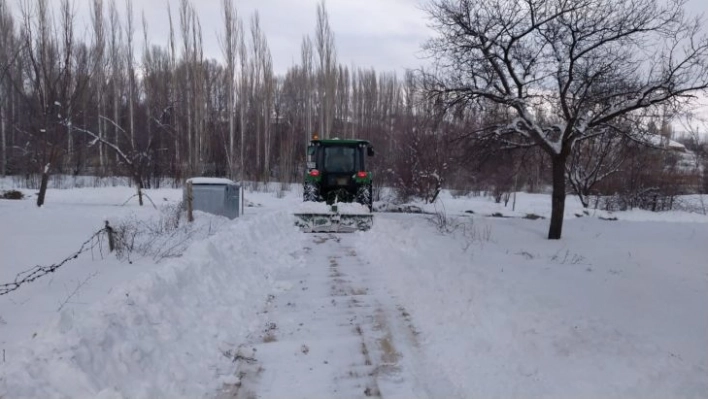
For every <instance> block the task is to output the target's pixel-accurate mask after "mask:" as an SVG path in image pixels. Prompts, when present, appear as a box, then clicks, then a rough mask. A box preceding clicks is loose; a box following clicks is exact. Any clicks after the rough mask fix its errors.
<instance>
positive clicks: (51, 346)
mask: <svg viewBox="0 0 708 399" xmlns="http://www.w3.org/2000/svg"><path fill="white" fill-rule="evenodd" d="M50 204H51V203H50ZM3 205H5V204H4V203H3ZM43 212H47V210H46V209H45V210H43ZM5 216H6V215H5V214H3V219H4V218H5ZM73 216H75V215H73ZM295 231H296V229H295V227H294V226H292V224H291V223H290V221H289V220H288V215H284V214H279V213H277V212H271V213H270V214H266V215H261V217H258V218H253V219H251V220H243V221H241V223H234V224H228V225H227V226H226V227H225V228H224V229H223V230H222V231H219V232H218V233H216V234H215V235H213V236H211V237H209V238H207V239H206V240H203V241H200V242H197V243H195V244H194V245H192V246H191V247H190V248H189V249H188V250H187V252H185V253H184V255H183V256H182V257H181V258H179V259H172V260H169V261H167V262H164V263H163V264H161V265H160V266H157V267H156V266H152V267H150V266H147V265H146V264H141V265H139V266H141V267H145V266H147V267H146V270H145V269H144V270H142V271H141V270H128V271H120V272H119V271H116V270H106V269H117V268H127V269H134V268H135V267H136V266H138V265H125V264H116V263H115V262H112V261H111V260H110V259H109V262H107V263H108V264H103V265H100V266H99V267H97V272H98V273H100V274H104V273H107V274H111V273H117V274H119V275H118V276H115V277H113V278H112V279H111V278H109V279H110V280H113V281H105V282H103V283H102V284H100V286H101V289H102V290H103V295H102V297H98V298H97V300H96V301H95V302H93V303H90V302H89V303H84V306H83V307H74V308H73V309H67V310H64V311H61V312H56V311H55V314H54V315H52V316H51V317H49V320H50V321H49V323H48V324H47V325H46V326H44V328H40V329H37V330H36V331H35V333H33V334H32V337H31V338H29V339H27V340H25V341H24V342H22V343H20V344H19V345H18V347H16V348H13V350H11V351H9V352H10V353H9V354H8V358H7V362H6V363H4V364H2V367H1V368H0V370H1V371H0V392H2V393H0V395H2V396H8V397H44V398H61V397H72V398H73V397H96V396H99V397H100V396H102V395H103V396H108V397H110V395H113V397H131V398H155V397H196V396H200V395H201V394H202V393H203V392H204V391H205V390H210V389H216V387H218V386H219V385H220V383H221V381H220V380H219V378H220V377H221V376H226V377H230V376H231V374H232V372H233V365H232V362H231V360H230V359H228V358H226V357H225V356H224V355H223V354H222V353H221V349H222V348H223V349H224V350H226V349H227V348H229V347H230V343H232V342H239V341H240V340H242V339H243V337H244V336H245V335H246V334H248V333H249V332H251V330H252V329H253V328H256V325H255V324H254V323H255V322H256V321H257V315H256V314H255V313H256V311H255V309H256V308H257V307H258V305H260V304H261V302H262V298H263V295H264V293H266V292H269V291H270V290H271V289H272V284H273V282H272V280H271V279H270V278H269V275H270V273H272V271H274V270H277V269H279V268H289V267H293V266H297V265H298V264H299V263H298V259H297V256H295V255H291V253H295V252H296V251H297V250H299V249H301V248H302V244H301V236H300V235H298V234H295V233H294V232H295ZM271 240H273V241H275V242H278V246H277V249H274V248H273V246H272V244H271ZM23 241H24V240H23ZM28 241H29V240H28ZM61 241H62V243H63V244H64V245H67V243H68V242H69V241H70V240H66V241H64V240H61ZM28 244H29V243H28ZM6 254H7V252H5V251H3V257H4V258H5V257H6V256H7V255H6ZM6 259H7V258H6ZM48 260H49V259H45V260H43V261H48ZM99 263H100V261H99ZM72 266H76V265H67V266H65V267H64V269H65V270H61V272H66V271H67V270H69V268H71V267H72ZM73 271H74V272H75V273H76V274H75V275H81V274H82V273H86V271H82V272H78V271H76V270H75V269H74V270H73ZM57 274H59V273H57ZM120 274H124V275H120ZM125 274H131V276H130V277H128V278H125V277H126V276H125ZM2 277H3V280H6V279H7V274H6V273H5V271H4V270H3V274H2ZM49 280H50V278H45V280H44V281H38V282H35V283H32V285H34V286H35V287H36V288H38V289H39V290H35V291H34V292H31V287H32V285H30V286H28V289H27V290H24V292H22V291H19V292H18V294H22V296H20V297H17V296H16V297H14V302H17V301H25V300H31V297H25V295H30V294H32V295H40V294H41V292H42V291H41V289H42V287H47V284H49V285H51V284H52V283H53V284H57V282H56V281H55V282H52V281H49ZM93 283H94V282H92V284H93ZM68 288H73V286H69V287H68ZM95 296H98V295H97V294H95ZM5 299H7V298H3V301H5ZM80 299H82V300H85V298H80ZM55 305H56V304H55ZM11 306H12V302H10V303H6V302H2V307H0V309H2V310H3V311H2V314H3V316H6V315H8V320H7V321H6V323H7V324H8V325H9V324H12V323H14V322H15V320H14V317H13V316H15V315H16V313H18V310H17V309H25V311H27V310H36V311H41V312H43V313H44V317H47V316H49V315H50V314H49V312H48V310H47V309H32V307H29V306H28V307H24V306H19V305H18V306H17V307H15V308H14V309H15V310H14V311H11V312H8V310H11V309H12V307H11ZM55 309H56V308H55ZM3 328H5V326H3ZM5 344H6V343H3V346H4V345H5Z"/></svg>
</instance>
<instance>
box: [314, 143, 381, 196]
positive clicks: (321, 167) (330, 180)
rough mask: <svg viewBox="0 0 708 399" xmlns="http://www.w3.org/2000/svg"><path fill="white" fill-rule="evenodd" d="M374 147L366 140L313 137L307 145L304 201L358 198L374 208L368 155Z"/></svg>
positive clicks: (372, 153) (371, 153)
mask: <svg viewBox="0 0 708 399" xmlns="http://www.w3.org/2000/svg"><path fill="white" fill-rule="evenodd" d="M373 155H374V149H373V147H372V146H371V143H369V142H368V141H366V140H340V139H328V140H319V139H314V140H312V141H311V142H310V145H309V146H308V148H307V168H306V173H305V185H304V194H303V199H304V200H305V201H315V202H327V203H328V204H333V203H336V202H358V203H360V204H362V205H364V206H366V207H368V208H369V210H371V208H372V198H373V196H372V176H371V172H370V171H369V170H368V169H367V165H366V164H367V158H368V157H370V156H373Z"/></svg>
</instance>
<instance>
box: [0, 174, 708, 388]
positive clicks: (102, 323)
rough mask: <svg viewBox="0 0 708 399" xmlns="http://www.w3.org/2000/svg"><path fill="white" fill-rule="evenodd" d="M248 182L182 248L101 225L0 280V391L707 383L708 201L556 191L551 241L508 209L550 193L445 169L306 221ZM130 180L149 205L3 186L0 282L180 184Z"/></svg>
mask: <svg viewBox="0 0 708 399" xmlns="http://www.w3.org/2000/svg"><path fill="white" fill-rule="evenodd" d="M8 185H9V183H8V182H7V181H4V182H3V181H0V187H7V186H8ZM246 186H247V188H249V185H246ZM259 190H260V191H251V190H247V192H246V198H247V199H248V201H249V202H250V203H254V204H257V205H258V206H257V207H254V208H246V213H245V215H243V217H240V218H237V219H235V220H233V221H229V220H227V219H225V218H220V217H216V216H211V215H207V214H203V213H196V221H195V224H196V225H197V228H198V230H197V232H198V233H194V234H193V235H192V236H191V237H192V239H191V241H188V242H183V243H182V244H183V245H184V248H181V249H180V252H182V253H181V256H176V257H167V258H161V259H160V258H158V259H155V258H153V257H152V256H149V255H148V256H145V255H143V256H135V257H134V258H133V259H132V263H129V262H128V261H127V260H125V259H122V260H121V259H118V258H117V257H116V256H115V255H114V254H107V253H106V252H105V246H104V247H103V251H104V252H103V253H101V252H100V251H99V248H98V247H97V248H94V250H93V252H87V253H85V254H82V255H81V256H80V257H79V258H78V259H76V260H74V261H72V262H69V263H68V264H66V265H64V266H63V267H62V268H61V269H59V270H57V272H55V273H53V274H52V275H51V276H46V277H44V278H42V279H39V280H37V281H35V282H33V283H31V284H28V285H26V286H23V287H20V289H18V290H17V291H14V292H12V293H10V294H9V295H4V296H0V349H2V350H4V351H5V361H4V362H3V363H0V397H8V398H15V397H22V398H25V397H26V398H35V397H36V398H69V397H70V398H74V397H76V398H83V397H87V398H88V397H98V398H112V399H120V398H171V397H204V398H221V397H224V398H226V397H229V398H234V397H235V398H242V397H249V396H250V397H293V398H296V397H300V398H306V397H341V398H344V397H347V398H349V397H366V396H373V397H387V398H412V397H449V398H455V397H457V398H466V397H531V398H535V397H608V398H645V397H671V398H692V397H702V396H704V395H705V392H708V372H707V371H708V349H706V348H708V335H706V334H705V332H706V331H708V313H707V312H706V310H705V305H704V304H705V303H708V264H706V262H705V248H704V247H705V243H706V242H708V216H706V215H704V214H699V213H689V212H680V211H675V212H668V213H653V212H646V211H637V210H635V211H630V212H616V213H611V214H610V213H608V212H604V211H600V210H592V209H591V210H588V212H587V214H585V213H583V211H584V209H583V208H582V206H580V204H579V202H578V201H577V199H576V198H574V197H570V196H569V197H568V199H567V203H566V215H565V217H566V222H565V226H564V235H563V237H564V238H563V239H562V240H554V241H549V240H546V239H545V235H546V231H547V228H548V220H547V219H545V220H544V219H539V220H529V219H524V217H525V216H526V215H527V214H532V213H533V214H536V215H538V216H541V217H548V216H549V215H550V196H549V195H547V194H524V193H519V194H518V195H517V198H516V205H515V209H513V210H512V202H511V201H510V202H509V204H508V205H507V206H504V204H503V203H502V204H496V203H494V201H492V200H490V199H489V198H487V197H468V196H453V195H452V194H451V193H449V192H447V191H444V192H443V193H441V195H440V201H438V202H437V203H435V204H422V203H413V204H409V205H411V206H416V207H419V208H420V209H421V210H422V211H424V212H426V213H424V214H400V213H374V219H375V222H374V227H373V228H372V230H370V231H368V232H359V233H354V234H339V235H337V234H304V233H301V232H300V231H299V230H298V229H297V228H295V227H294V225H293V223H294V222H293V219H294V218H293V217H292V213H295V212H296V211H300V212H307V209H310V210H311V211H313V212H316V211H317V209H315V207H317V208H318V209H319V210H321V209H324V210H325V211H328V210H329V208H328V207H327V206H326V205H324V204H318V203H302V202H301V198H302V192H301V191H298V189H295V190H293V189H292V188H288V187H286V186H281V185H269V186H262V187H260V188H259ZM21 191H23V192H24V193H25V194H26V195H31V196H33V195H34V194H35V191H34V190H21ZM146 193H147V194H148V195H149V196H150V198H152V199H153V201H154V202H156V204H157V207H158V208H159V209H155V208H153V207H152V206H145V207H139V206H137V199H136V198H131V197H132V196H133V195H134V190H133V189H131V188H129V187H105V188H82V189H70V190H56V189H50V190H49V191H48V193H47V203H46V205H45V206H44V207H42V208H41V209H39V208H37V207H36V206H35V205H34V198H29V199H26V200H22V201H7V200H0V235H2V237H11V239H6V240H0V262H1V263H2V268H0V283H5V282H9V281H11V280H12V279H13V278H14V277H15V275H16V274H17V273H19V272H21V271H24V270H27V269H28V268H30V267H32V266H34V265H37V264H49V263H52V262H55V261H57V260H59V259H61V258H63V257H66V256H68V255H70V254H71V253H72V251H75V250H76V249H78V245H80V243H81V242H83V241H84V240H85V239H86V238H88V237H89V236H90V235H91V234H92V233H93V232H95V231H96V230H98V229H100V228H101V227H102V226H103V223H104V220H110V221H111V224H112V225H115V226H118V225H119V224H120V223H121V221H125V220H134V221H135V223H146V224H149V223H151V222H149V221H150V220H156V221H158V222H160V223H161V221H162V219H161V218H163V217H164V216H163V215H164V212H163V208H165V207H167V206H173V205H175V204H176V203H177V202H178V201H179V200H180V199H181V196H182V192H181V190H180V189H160V190H146ZM699 199H700V198H699ZM682 200H685V201H694V202H696V201H698V200H697V199H696V198H690V199H689V198H685V199H682ZM355 208H357V209H355ZM399 208H405V207H404V206H400V207H399ZM339 209H340V211H342V210H344V211H348V210H350V209H351V210H352V211H357V212H358V211H361V207H360V206H358V205H356V204H347V205H343V204H340V205H339ZM696 209H705V208H704V207H703V208H700V207H699V208H696ZM472 212H473V213H472ZM494 213H501V214H502V215H503V216H505V217H504V218H498V217H490V215H492V214H494ZM577 215H581V216H582V217H578V216H577ZM443 216H444V218H443ZM601 217H602V218H607V217H614V218H617V219H618V220H617V221H606V220H601V219H600V218H601ZM441 220H445V221H446V222H447V225H446V226H444V227H445V228H440V227H441V226H437V225H436V221H437V222H438V223H439V222H440V221H441ZM175 237H177V238H175V239H179V240H181V238H179V237H182V236H175ZM160 242H162V241H160ZM173 244H175V243H173ZM165 245H167V244H159V246H160V247H163V246H165Z"/></svg>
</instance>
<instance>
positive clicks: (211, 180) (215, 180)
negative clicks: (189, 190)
mask: <svg viewBox="0 0 708 399" xmlns="http://www.w3.org/2000/svg"><path fill="white" fill-rule="evenodd" d="M187 182H191V183H192V184H234V182H233V181H232V180H229V179H224V178H220V177H192V178H191V179H187Z"/></svg>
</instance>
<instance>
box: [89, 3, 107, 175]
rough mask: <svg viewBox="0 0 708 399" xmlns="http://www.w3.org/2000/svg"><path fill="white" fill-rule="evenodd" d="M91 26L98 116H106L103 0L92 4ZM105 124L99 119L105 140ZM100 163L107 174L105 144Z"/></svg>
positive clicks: (101, 134) (100, 152) (102, 147)
mask: <svg viewBox="0 0 708 399" xmlns="http://www.w3.org/2000/svg"><path fill="white" fill-rule="evenodd" d="M91 25H92V27H93V41H94V44H93V53H94V54H93V58H94V77H95V83H94V89H95V90H96V100H97V101H96V104H95V105H96V112H97V115H104V114H105V96H104V92H105V89H106V88H105V76H106V65H105V51H106V37H105V27H104V17H103V0H93V1H92V3H91ZM104 126H105V124H104V123H102V120H101V119H100V118H99V119H98V120H97V129H98V135H99V136H100V137H101V138H105V128H104ZM98 162H99V166H100V168H101V173H105V172H106V171H105V167H106V157H105V154H104V144H103V143H99V145H98Z"/></svg>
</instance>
